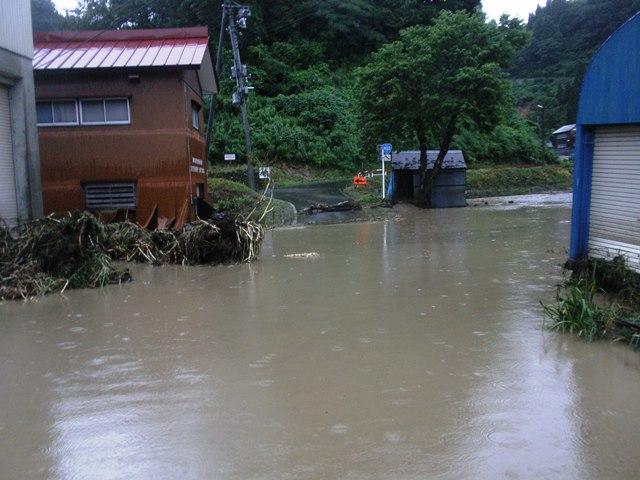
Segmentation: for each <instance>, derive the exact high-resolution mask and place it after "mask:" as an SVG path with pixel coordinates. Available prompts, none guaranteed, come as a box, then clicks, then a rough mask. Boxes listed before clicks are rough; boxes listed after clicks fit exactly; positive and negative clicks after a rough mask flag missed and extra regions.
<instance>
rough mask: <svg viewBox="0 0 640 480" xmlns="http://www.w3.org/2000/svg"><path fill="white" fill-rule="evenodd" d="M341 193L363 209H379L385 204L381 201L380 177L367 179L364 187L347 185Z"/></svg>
mask: <svg viewBox="0 0 640 480" xmlns="http://www.w3.org/2000/svg"><path fill="white" fill-rule="evenodd" d="M343 191H344V194H345V195H347V196H348V197H349V198H351V199H353V200H355V201H356V202H358V204H359V205H361V206H363V207H381V206H384V205H386V204H387V202H386V201H385V200H383V199H382V177H371V178H367V185H366V186H364V187H362V186H358V187H356V186H355V185H349V186H348V187H346V188H345V189H344V190H343Z"/></svg>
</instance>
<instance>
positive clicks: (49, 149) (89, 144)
mask: <svg viewBox="0 0 640 480" xmlns="http://www.w3.org/2000/svg"><path fill="white" fill-rule="evenodd" d="M129 73H135V74H136V75H139V81H130V80H129V79H128V75H127V72H123V71H110V72H104V73H103V72H93V73H92V72H81V73H62V72H56V73H55V74H48V73H42V72H36V96H37V98H38V100H47V99H65V98H69V99H78V98H80V99H82V98H92V97H100V98H102V97H127V98H129V103H130V113H131V124H130V125H105V126H82V125H80V126H68V127H39V138H40V149H41V164H42V183H43V195H44V207H45V211H46V212H47V213H56V214H61V213H64V212H66V211H69V210H75V209H80V208H84V198H83V191H82V185H83V184H84V183H87V182H114V181H135V182H136V184H137V195H138V197H137V212H136V215H137V219H138V221H139V222H144V221H146V220H147V219H148V218H149V216H150V215H151V213H152V211H153V210H154V208H156V207H157V208H158V215H159V217H160V218H164V219H172V218H178V219H180V217H182V218H181V220H189V219H192V218H193V215H192V212H191V208H190V199H191V196H192V195H195V192H196V183H204V184H205V188H206V173H205V174H202V173H197V172H192V171H191V164H192V157H197V158H200V159H202V160H203V165H202V166H201V167H202V168H204V171H205V172H206V168H207V165H206V161H205V155H204V132H203V128H204V118H203V115H202V111H201V112H200V117H201V118H200V125H201V131H200V132H197V131H195V130H194V129H193V128H192V127H191V101H192V100H193V101H196V102H197V103H199V104H201V100H200V98H199V95H198V93H196V92H199V83H198V78H197V75H196V74H195V72H193V71H184V72H182V71H178V70H176V71H166V70H165V71H162V70H157V71H146V72H138V71H136V72H129ZM185 83H188V84H189V85H190V86H191V87H193V88H194V89H195V90H196V92H193V91H191V89H190V88H185Z"/></svg>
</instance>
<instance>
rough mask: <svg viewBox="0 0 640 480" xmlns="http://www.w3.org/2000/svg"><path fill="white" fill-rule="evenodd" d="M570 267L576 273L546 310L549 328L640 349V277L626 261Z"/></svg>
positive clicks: (596, 261)
mask: <svg viewBox="0 0 640 480" xmlns="http://www.w3.org/2000/svg"><path fill="white" fill-rule="evenodd" d="M567 267H568V268H570V269H571V271H572V273H571V276H570V278H569V280H568V281H567V282H566V283H565V284H564V285H562V286H561V287H560V288H559V291H558V295H557V298H556V303H555V304H552V305H545V306H544V313H545V317H546V321H545V323H546V325H547V326H548V327H549V328H550V329H553V330H556V331H559V332H562V333H571V334H575V335H577V336H579V337H582V338H584V339H585V340H587V341H595V340H599V339H613V340H620V341H625V342H628V343H630V344H631V345H633V346H635V347H640V275H638V274H637V273H636V272H635V271H633V270H631V269H629V268H628V266H627V265H626V262H625V260H624V258H623V257H617V258H615V259H614V260H613V261H611V262H609V261H605V260H601V259H584V260H581V261H579V262H574V263H571V264H568V265H567Z"/></svg>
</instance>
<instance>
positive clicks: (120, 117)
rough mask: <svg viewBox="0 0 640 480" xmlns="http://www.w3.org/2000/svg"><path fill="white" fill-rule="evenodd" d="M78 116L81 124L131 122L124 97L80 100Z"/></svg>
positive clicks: (120, 123)
mask: <svg viewBox="0 0 640 480" xmlns="http://www.w3.org/2000/svg"><path fill="white" fill-rule="evenodd" d="M80 117H81V121H82V124H83V125H123V124H128V123H131V117H130V113H129V100H128V99H126V98H102V99H90V100H80Z"/></svg>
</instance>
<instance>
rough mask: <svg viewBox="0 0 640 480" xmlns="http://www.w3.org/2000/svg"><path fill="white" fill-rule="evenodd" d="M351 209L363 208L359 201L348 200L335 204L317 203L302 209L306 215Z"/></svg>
mask: <svg viewBox="0 0 640 480" xmlns="http://www.w3.org/2000/svg"><path fill="white" fill-rule="evenodd" d="M349 210H362V207H361V206H360V204H359V203H357V202H354V201H353V200H346V201H344V202H340V203H336V204H333V205H325V204H324V203H315V204H313V205H311V206H309V207H307V208H304V209H302V210H301V211H300V213H303V214H305V215H313V214H314V213H319V212H347V211H349Z"/></svg>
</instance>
